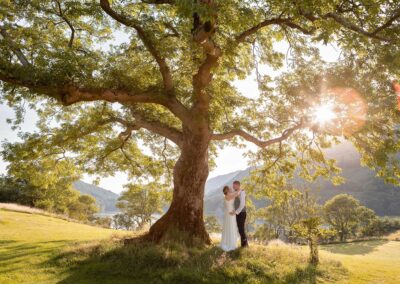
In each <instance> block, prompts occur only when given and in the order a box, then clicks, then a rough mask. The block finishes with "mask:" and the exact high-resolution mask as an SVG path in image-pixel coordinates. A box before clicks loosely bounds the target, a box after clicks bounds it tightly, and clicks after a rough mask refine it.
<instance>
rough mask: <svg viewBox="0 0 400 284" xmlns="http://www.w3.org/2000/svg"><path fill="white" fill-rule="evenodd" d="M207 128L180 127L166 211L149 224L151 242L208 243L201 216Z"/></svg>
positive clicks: (207, 143) (205, 172) (206, 169)
mask: <svg viewBox="0 0 400 284" xmlns="http://www.w3.org/2000/svg"><path fill="white" fill-rule="evenodd" d="M209 142H210V135H209V132H208V130H206V131H204V130H200V131H196V132H193V131H192V130H189V129H184V130H183V143H182V146H181V156H180V157H179V159H178V161H177V163H176V164H175V167H174V175H173V177H174V191H173V198H172V203H171V206H170V207H169V209H168V211H167V212H166V213H165V214H164V215H163V216H162V217H161V218H160V219H159V220H158V221H157V222H156V223H154V225H153V226H152V227H151V228H150V231H149V234H148V235H147V237H148V239H149V240H150V241H153V242H161V241H164V240H165V241H168V240H172V241H178V242H184V243H186V244H188V245H191V246H192V245H195V244H201V245H203V244H210V243H211V240H210V237H209V235H208V233H207V231H206V229H205V226H204V220H203V202H204V201H203V200H204V187H205V183H206V180H207V177H208V173H209V169H208V146H209Z"/></svg>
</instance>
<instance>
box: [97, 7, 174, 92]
mask: <svg viewBox="0 0 400 284" xmlns="http://www.w3.org/2000/svg"><path fill="white" fill-rule="evenodd" d="M100 6H101V8H102V9H103V10H104V12H106V13H107V14H108V15H109V16H110V17H112V18H113V19H114V20H116V21H117V22H119V23H121V24H123V25H125V26H127V27H131V28H134V29H135V30H136V32H137V34H138V36H139V38H140V39H141V40H142V42H143V44H144V45H145V46H146V48H147V50H148V51H149V52H150V54H151V55H152V56H153V58H154V59H155V60H156V62H157V64H158V66H159V68H160V72H161V75H162V78H163V82H164V89H165V91H166V92H167V93H169V92H171V91H172V88H173V81H172V76H171V71H170V69H169V67H168V65H167V62H166V60H165V58H164V57H162V55H161V54H160V52H159V51H158V50H157V48H156V46H155V44H154V42H153V41H152V39H151V38H150V35H149V34H148V33H147V32H146V31H145V30H144V29H143V28H142V26H141V25H140V23H139V22H138V21H137V20H136V19H134V18H132V17H129V16H128V15H125V14H123V13H117V12H116V11H114V10H113V9H112V8H111V6H110V2H109V0H100Z"/></svg>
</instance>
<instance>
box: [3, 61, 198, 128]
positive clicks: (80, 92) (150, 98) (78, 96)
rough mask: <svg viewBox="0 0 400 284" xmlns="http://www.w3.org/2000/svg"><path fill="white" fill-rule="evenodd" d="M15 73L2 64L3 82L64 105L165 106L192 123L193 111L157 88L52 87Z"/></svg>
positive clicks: (185, 121)
mask: <svg viewBox="0 0 400 284" xmlns="http://www.w3.org/2000/svg"><path fill="white" fill-rule="evenodd" d="M32 72H34V71H32ZM15 73H16V70H9V68H2V66H1V65H0V81H3V82H6V83H10V84H12V85H16V86H20V87H25V88H28V89H29V90H31V91H33V92H36V93H38V94H42V95H46V96H48V97H52V98H55V99H56V100H58V101H60V102H61V103H62V104H63V105H64V106H69V105H72V104H74V103H78V102H84V101H86V102H89V101H107V102H110V103H114V102H118V103H120V104H136V103H151V104H158V105H162V106H164V107H165V108H167V109H168V110H169V111H171V112H172V113H173V114H174V115H175V116H176V117H177V118H179V119H180V120H181V121H182V122H184V123H187V124H190V122H191V118H190V115H189V111H188V110H187V109H186V107H185V106H184V105H182V104H181V103H180V102H179V101H178V100H177V99H176V98H175V97H172V96H165V95H164V94H163V93H161V92H159V91H157V90H155V89H151V88H149V89H148V90H144V91H135V92H134V91H128V90H123V89H121V90H120V89H106V88H79V87H77V86H74V85H65V86H52V85H51V84H50V82H49V84H44V83H38V82H35V81H34V80H31V79H25V78H23V79H22V78H18V77H17V76H15V75H14V74H15Z"/></svg>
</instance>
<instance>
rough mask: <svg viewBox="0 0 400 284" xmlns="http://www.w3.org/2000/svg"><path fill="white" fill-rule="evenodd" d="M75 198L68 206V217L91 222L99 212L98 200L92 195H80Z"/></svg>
mask: <svg viewBox="0 0 400 284" xmlns="http://www.w3.org/2000/svg"><path fill="white" fill-rule="evenodd" d="M77 194H78V196H77V197H75V198H71V201H70V202H69V204H68V215H69V216H70V217H71V218H73V219H76V220H81V221H89V220H92V219H93V215H94V214H95V213H97V212H99V208H98V207H97V205H96V199H95V198H94V197H92V196H90V195H86V194H83V195H81V194H79V193H77Z"/></svg>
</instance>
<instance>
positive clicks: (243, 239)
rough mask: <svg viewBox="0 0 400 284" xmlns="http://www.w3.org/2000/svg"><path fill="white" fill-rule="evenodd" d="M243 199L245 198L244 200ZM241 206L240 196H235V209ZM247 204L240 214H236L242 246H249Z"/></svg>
mask: <svg viewBox="0 0 400 284" xmlns="http://www.w3.org/2000/svg"><path fill="white" fill-rule="evenodd" d="M242 201H243V200H242ZM239 206H240V196H238V197H236V198H235V210H238V208H239ZM246 215H247V214H246V205H245V206H244V207H243V209H242V210H241V211H240V213H239V214H236V223H237V226H238V230H239V234H240V243H241V245H242V247H247V246H248V245H249V244H248V242H247V236H246V231H245V224H246Z"/></svg>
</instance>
